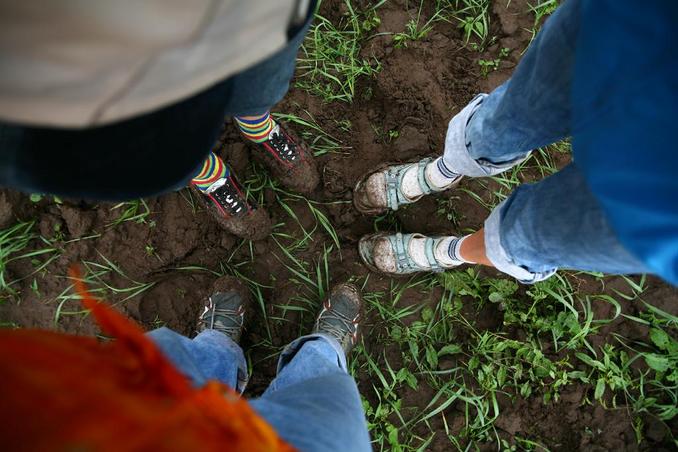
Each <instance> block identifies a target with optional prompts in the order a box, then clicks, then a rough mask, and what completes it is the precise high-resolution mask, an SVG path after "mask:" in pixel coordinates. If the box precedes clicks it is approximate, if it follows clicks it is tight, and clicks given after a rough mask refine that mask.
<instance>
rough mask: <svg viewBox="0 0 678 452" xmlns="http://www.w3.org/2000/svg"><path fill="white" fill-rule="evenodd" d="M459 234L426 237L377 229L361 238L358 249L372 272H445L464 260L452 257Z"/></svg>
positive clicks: (406, 273)
mask: <svg viewBox="0 0 678 452" xmlns="http://www.w3.org/2000/svg"><path fill="white" fill-rule="evenodd" d="M459 242H460V239H459V238H458V237H451V236H449V237H427V236H425V235H422V234H400V233H397V234H387V233H384V232H378V233H376V234H370V235H367V236H365V237H363V238H361V239H360V242H359V243H358V251H359V253H360V257H361V258H362V260H363V262H364V263H365V265H366V266H367V267H368V268H369V269H370V270H372V271H373V272H377V273H383V274H386V275H389V276H395V277H398V276H405V275H410V274H412V273H420V272H442V271H445V270H447V269H449V268H454V267H457V266H459V265H461V264H463V263H464V261H462V260H459V259H458V258H455V257H453V256H452V254H454V252H453V253H452V254H451V253H450V251H449V250H450V249H453V250H455V249H457V248H458V246H457V245H458V244H459Z"/></svg>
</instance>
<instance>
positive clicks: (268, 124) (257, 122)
mask: <svg viewBox="0 0 678 452" xmlns="http://www.w3.org/2000/svg"><path fill="white" fill-rule="evenodd" d="M235 123H236V124H238V127H239V128H240V131H241V132H242V134H243V135H245V138H247V139H248V140H250V141H253V142H254V143H263V142H264V141H266V140H268V134H269V133H271V130H273V128H274V127H275V121H274V120H273V118H271V112H269V111H267V112H266V113H264V114H263V115H260V116H236V117H235Z"/></svg>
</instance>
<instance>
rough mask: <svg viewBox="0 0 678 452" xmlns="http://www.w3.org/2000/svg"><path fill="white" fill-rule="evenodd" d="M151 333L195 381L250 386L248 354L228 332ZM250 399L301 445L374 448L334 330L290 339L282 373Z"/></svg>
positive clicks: (308, 448)
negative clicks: (189, 335) (192, 336)
mask: <svg viewBox="0 0 678 452" xmlns="http://www.w3.org/2000/svg"><path fill="white" fill-rule="evenodd" d="M148 334H149V336H150V337H151V339H152V340H153V341H154V342H155V343H156V344H157V345H158V346H159V347H160V349H161V350H162V351H163V353H164V354H165V355H166V356H167V357H168V358H169V359H170V360H171V361H172V362H173V363H174V364H175V365H176V366H177V368H178V369H179V370H180V371H181V372H182V373H184V374H185V375H186V376H187V377H189V378H190V379H191V380H192V382H193V384H194V385H196V386H201V385H203V384H205V382H206V381H207V380H218V381H220V382H222V383H224V384H226V385H228V386H230V387H232V388H237V389H238V390H239V391H240V392H242V391H243V390H244V389H245V384H246V381H247V363H246V362H245V355H244V354H243V351H242V349H241V348H240V346H239V345H238V344H236V343H235V342H233V341H232V340H231V339H230V338H229V337H228V336H226V335H224V334H221V333H219V332H218V331H214V330H207V331H204V332H203V333H201V334H199V335H198V336H197V337H196V338H195V339H188V338H187V337H184V336H182V335H180V334H178V333H175V332H174V331H172V330H169V329H167V328H160V329H157V330H154V331H151V332H150V333H148ZM250 405H251V406H252V408H254V409H255V410H256V411H257V413H259V415H260V416H261V417H263V418H264V419H266V421H267V422H268V423H269V424H270V425H271V426H272V427H273V428H274V429H275V430H276V432H277V433H278V435H280V437H281V438H283V439H284V440H285V441H287V442H288V443H289V444H291V445H292V446H294V447H296V448H297V449H299V450H300V451H344V450H347V451H348V450H350V451H370V450H371V447H370V438H369V434H368V432H367V422H366V420H365V414H364V412H363V408H362V404H361V401H360V394H359V393H358V388H357V386H356V384H355V381H354V380H353V378H351V377H350V376H349V375H348V373H347V367H346V356H345V354H344V352H343V350H342V349H341V346H340V345H339V343H338V342H337V341H336V340H335V339H334V338H332V337H330V336H325V335H322V334H311V335H308V336H304V337H301V338H299V339H297V340H295V341H294V342H292V343H291V344H290V345H288V346H287V347H286V348H285V350H284V351H283V352H282V354H281V355H280V359H279V362H278V375H277V376H276V378H275V379H274V380H273V381H272V382H271V384H270V386H269V387H268V389H266V391H265V392H264V394H263V395H262V396H261V397H259V398H256V399H252V400H250Z"/></svg>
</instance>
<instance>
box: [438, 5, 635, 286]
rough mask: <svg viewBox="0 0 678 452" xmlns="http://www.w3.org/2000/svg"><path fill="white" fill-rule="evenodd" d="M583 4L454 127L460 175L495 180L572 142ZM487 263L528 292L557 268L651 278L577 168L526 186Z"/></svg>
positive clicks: (449, 156) (550, 27) (498, 229)
mask: <svg viewBox="0 0 678 452" xmlns="http://www.w3.org/2000/svg"><path fill="white" fill-rule="evenodd" d="M579 8H580V1H579V0H568V1H567V2H565V3H564V4H563V5H562V6H560V7H559V8H558V9H557V10H556V12H555V13H554V14H553V15H552V16H551V17H550V18H549V19H548V20H547V21H546V23H545V24H544V26H543V28H542V29H541V31H540V32H539V34H538V35H537V37H536V38H535V40H534V42H532V44H531V45H530V48H529V49H528V51H527V52H526V53H525V55H524V57H523V58H522V60H521V61H520V64H519V65H518V67H517V68H516V70H515V71H514V73H513V75H512V77H511V78H510V79H509V80H508V81H507V82H505V83H504V84H503V85H501V86H500V87H498V88H497V89H495V90H494V91H492V93H490V94H489V95H487V94H480V95H478V96H477V97H476V98H475V99H473V100H472V101H471V103H470V104H469V105H467V106H466V107H465V108H464V109H463V110H462V111H461V112H460V113H459V114H457V115H456V116H455V117H454V118H453V119H452V120H451V121H450V124H449V128H448V131H447V137H446V140H445V153H444V156H443V162H444V164H445V166H446V167H447V168H448V169H449V170H451V171H453V172H456V173H458V174H463V175H466V176H471V177H481V176H491V175H495V174H498V173H501V172H502V171H505V170H507V169H509V168H511V167H512V166H514V165H516V164H518V163H520V162H522V161H523V160H525V159H526V158H527V157H528V156H529V154H530V151H531V150H533V149H536V148H538V147H542V146H545V145H547V144H551V143H554V142H556V141H558V140H561V139H563V138H565V137H567V136H569V135H571V134H572V123H573V118H572V110H571V101H570V91H571V89H570V88H571V84H572V76H573V65H574V57H575V44H576V37H577V33H578V30H579ZM484 234H485V247H486V253H487V257H488V259H489V260H490V261H491V262H492V263H493V264H494V266H495V267H496V268H497V269H499V270H500V271H502V272H504V273H507V274H509V275H511V276H513V277H515V278H517V279H518V280H520V281H522V282H525V283H532V282H537V281H540V280H543V279H545V278H547V277H549V276H551V275H552V274H553V273H554V272H555V271H556V270H557V269H559V268H568V269H576V270H588V271H598V272H604V273H643V272H646V271H647V269H646V267H645V265H644V264H643V263H642V262H640V260H638V259H637V258H636V257H634V256H632V255H631V254H630V253H629V252H628V251H627V250H626V249H625V248H624V247H623V246H622V245H621V244H620V242H619V241H618V240H617V238H616V236H615V233H614V231H613V230H612V228H611V226H610V224H609V221H608V219H607V217H606V215H605V213H604V212H603V210H602V209H601V207H600V206H599V204H598V201H597V200H596V198H595V197H594V195H593V194H592V193H591V191H590V190H589V188H588V187H587V184H586V182H585V179H584V177H583V174H582V173H581V172H580V170H579V169H578V168H577V165H576V162H573V163H570V164H569V165H568V166H567V167H566V168H564V169H563V170H562V171H560V172H558V173H556V174H554V175H552V176H550V177H548V178H546V179H545V180H543V181H541V182H539V183H536V184H526V185H523V186H521V187H518V188H517V189H516V190H515V191H514V192H513V193H512V194H511V196H510V197H509V198H508V199H506V200H505V201H503V202H502V203H501V204H499V205H498V206H497V207H495V209H494V210H493V212H492V213H491V214H490V216H489V217H488V218H487V220H486V221H485V233H484Z"/></svg>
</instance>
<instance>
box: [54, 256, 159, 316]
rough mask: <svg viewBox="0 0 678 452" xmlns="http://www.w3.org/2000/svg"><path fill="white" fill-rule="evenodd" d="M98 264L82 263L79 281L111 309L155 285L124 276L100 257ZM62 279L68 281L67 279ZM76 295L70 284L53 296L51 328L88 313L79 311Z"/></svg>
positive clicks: (80, 306) (119, 270)
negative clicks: (70, 318)
mask: <svg viewBox="0 0 678 452" xmlns="http://www.w3.org/2000/svg"><path fill="white" fill-rule="evenodd" d="M99 257H100V258H101V262H94V261H83V262H82V266H83V278H82V279H83V281H84V282H85V284H86V286H87V288H88V290H89V292H90V293H91V294H92V295H93V296H94V297H96V298H99V299H101V300H105V301H106V302H108V303H111V304H112V305H113V306H119V305H121V304H123V303H125V302H126V301H128V300H131V299H133V298H135V297H138V296H140V295H141V294H143V293H144V292H146V291H147V290H149V289H150V288H151V287H153V286H154V285H155V283H154V282H140V281H136V280H134V279H132V278H130V277H129V276H127V275H126V274H125V273H124V272H123V271H122V269H121V268H120V267H119V266H118V265H116V264H115V263H113V262H112V261H111V260H109V259H108V258H107V257H106V256H104V255H103V254H99ZM62 278H64V279H67V280H70V279H71V278H70V277H69V276H62ZM80 299H81V298H80V295H79V294H77V293H76V292H75V291H74V285H73V284H68V285H67V286H66V287H65V288H64V290H63V291H62V292H61V293H60V294H59V295H57V296H56V298H55V300H54V302H55V303H56V310H55V313H54V326H55V327H58V326H59V325H60V323H61V322H62V320H63V319H64V317H67V316H80V317H81V318H85V317H87V316H88V314H89V312H88V311H87V310H85V309H83V308H82V305H81V304H80Z"/></svg>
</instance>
